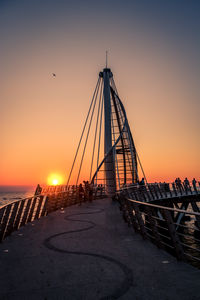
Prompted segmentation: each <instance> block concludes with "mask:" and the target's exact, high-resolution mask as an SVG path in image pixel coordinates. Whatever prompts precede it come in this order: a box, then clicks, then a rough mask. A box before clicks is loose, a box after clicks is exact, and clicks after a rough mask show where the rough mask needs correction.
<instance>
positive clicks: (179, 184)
mask: <svg viewBox="0 0 200 300" xmlns="http://www.w3.org/2000/svg"><path fill="white" fill-rule="evenodd" d="M177 187H178V189H179V190H180V192H182V191H183V186H182V182H181V179H180V178H179V177H178V178H177Z"/></svg>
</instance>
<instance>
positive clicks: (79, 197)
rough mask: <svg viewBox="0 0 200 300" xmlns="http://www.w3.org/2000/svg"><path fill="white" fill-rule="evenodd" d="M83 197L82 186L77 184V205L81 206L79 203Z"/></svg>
mask: <svg viewBox="0 0 200 300" xmlns="http://www.w3.org/2000/svg"><path fill="white" fill-rule="evenodd" d="M83 196H84V189H83V187H82V184H81V183H80V184H79V188H78V200H79V205H81V202H82V200H83Z"/></svg>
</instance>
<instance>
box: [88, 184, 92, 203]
mask: <svg viewBox="0 0 200 300" xmlns="http://www.w3.org/2000/svg"><path fill="white" fill-rule="evenodd" d="M92 200H93V184H92V183H90V184H89V201H90V202H92Z"/></svg>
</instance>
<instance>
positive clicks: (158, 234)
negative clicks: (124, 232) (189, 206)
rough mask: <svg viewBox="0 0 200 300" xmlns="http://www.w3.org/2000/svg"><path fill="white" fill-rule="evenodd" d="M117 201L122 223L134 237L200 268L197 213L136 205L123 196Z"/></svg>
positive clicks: (198, 220)
mask: <svg viewBox="0 0 200 300" xmlns="http://www.w3.org/2000/svg"><path fill="white" fill-rule="evenodd" d="M118 200H119V203H120V208H121V210H122V212H123V218H124V220H125V221H126V222H128V224H129V226H131V227H133V229H134V231H135V232H136V233H139V234H141V235H142V237H143V238H144V239H148V240H150V241H151V242H153V243H154V244H156V246H157V247H159V248H162V249H165V250H166V251H168V252H170V253H171V254H173V255H174V256H176V258H177V259H178V260H183V261H188V262H190V263H191V264H192V265H194V266H197V267H198V268H200V213H198V212H191V211H185V210H181V209H174V208H170V207H165V206H161V205H155V204H151V203H145V202H141V201H136V200H133V199H129V198H128V197H125V196H122V195H119V196H118ZM180 215H182V218H181V221H180V220H179V216H180ZM177 217H178V218H177Z"/></svg>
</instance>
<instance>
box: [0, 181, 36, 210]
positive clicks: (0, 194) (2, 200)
mask: <svg viewBox="0 0 200 300" xmlns="http://www.w3.org/2000/svg"><path fill="white" fill-rule="evenodd" d="M35 189H36V186H30V185H6V186H5V185H1V186H0V207H1V206H2V205H4V204H8V203H11V202H13V201H16V200H20V199H24V198H27V197H31V196H33V195H34V193H35Z"/></svg>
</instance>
